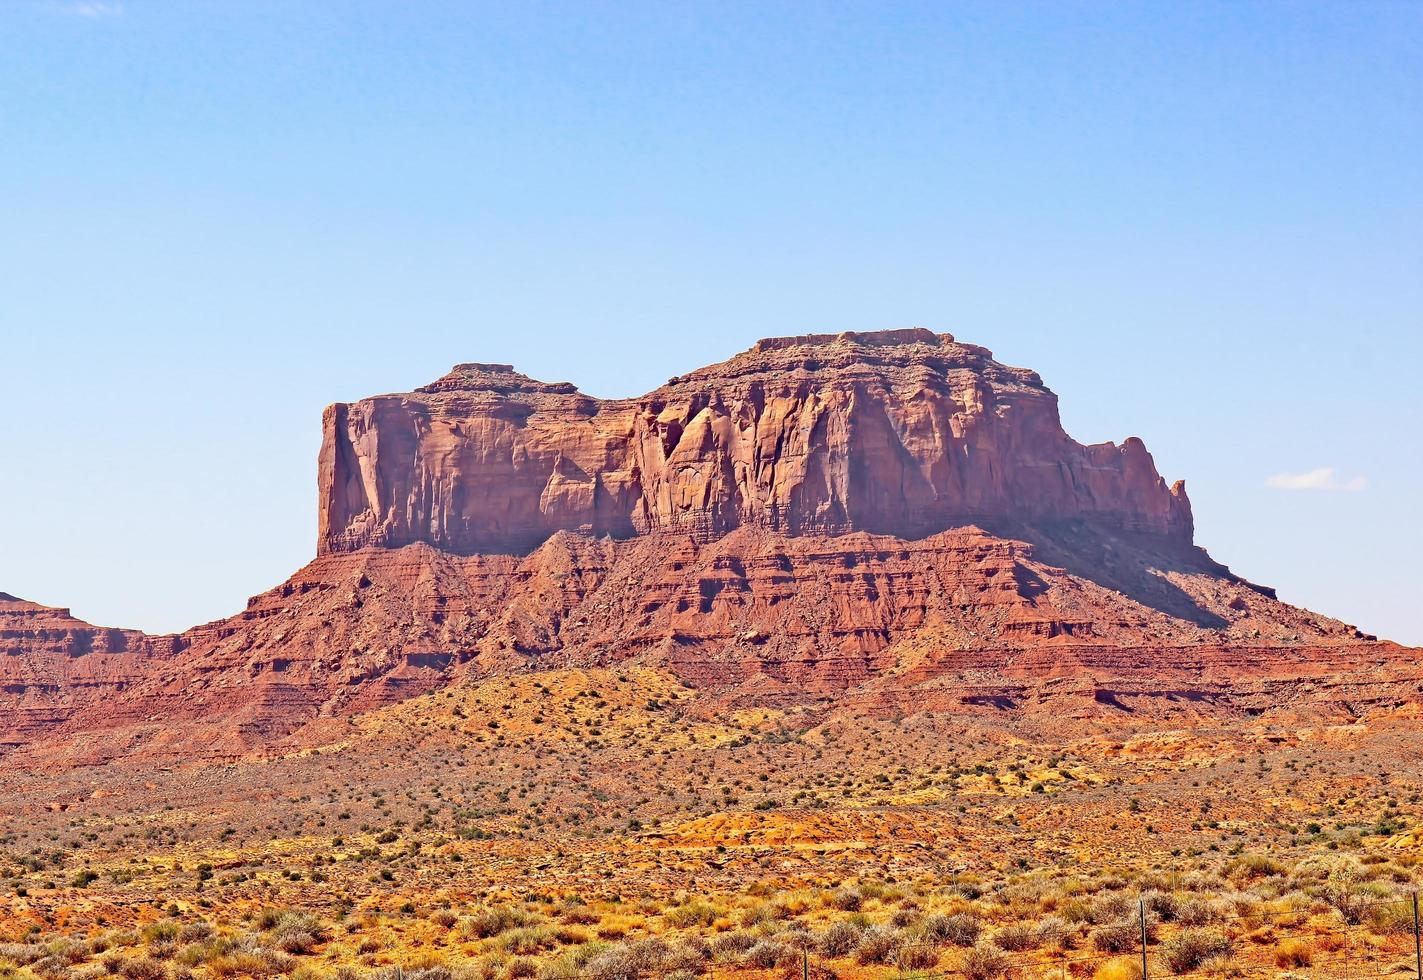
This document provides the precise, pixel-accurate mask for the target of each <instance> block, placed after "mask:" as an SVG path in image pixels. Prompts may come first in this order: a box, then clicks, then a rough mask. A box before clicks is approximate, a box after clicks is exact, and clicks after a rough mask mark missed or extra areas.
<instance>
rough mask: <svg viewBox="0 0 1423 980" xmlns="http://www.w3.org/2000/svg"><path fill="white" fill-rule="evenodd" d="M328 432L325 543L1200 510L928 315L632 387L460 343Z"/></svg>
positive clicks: (510, 543)
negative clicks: (1076, 433) (472, 353)
mask: <svg viewBox="0 0 1423 980" xmlns="http://www.w3.org/2000/svg"><path fill="white" fill-rule="evenodd" d="M323 433H324V438H323V444H322V449H321V459H320V475H319V485H320V504H319V506H320V529H319V537H318V551H319V552H321V553H327V552H334V551H351V550H355V549H357V548H361V547H366V546H370V545H379V546H383V547H399V546H401V545H406V544H412V543H414V542H417V541H424V542H427V543H429V544H432V545H434V546H436V547H438V548H441V549H444V550H447V551H453V552H456V553H460V554H473V553H481V552H507V553H524V552H527V551H529V550H531V549H532V548H534V547H536V546H537V545H538V544H539V543H540V542H542V541H544V540H545V539H547V538H548V537H549V535H551V534H553V533H554V532H556V531H560V530H568V531H577V532H580V533H585V534H592V535H604V534H607V535H611V536H612V537H615V538H626V537H631V536H633V535H635V534H647V533H651V532H656V531H681V532H685V533H687V534H690V535H691V536H692V537H694V538H696V539H697V540H699V541H708V540H712V539H714V538H716V537H719V536H720V535H722V534H725V533H727V532H728V531H731V530H732V529H734V528H737V527H741V526H747V525H749V526H756V527H761V528H765V529H767V530H771V531H776V532H779V533H783V534H787V535H804V534H828V535H838V534H844V533H847V532H850V531H869V532H873V533H877V534H892V535H896V536H898V537H905V538H916V537H923V536H924V535H927V534H932V533H934V532H936V531H942V530H945V529H946V528H949V527H954V526H957V525H961V524H965V523H975V522H977V523H982V522H992V521H1002V520H1014V521H1028V522H1034V521H1062V520H1072V519H1078V518H1084V519H1089V520H1092V521H1095V522H1100V523H1102V524H1104V525H1107V526H1110V527H1115V528H1119V529H1124V530H1132V531H1148V532H1152V533H1155V534H1160V535H1163V536H1166V537H1170V538H1173V539H1179V540H1185V541H1189V540H1190V538H1191V531H1192V527H1191V507H1190V503H1189V501H1188V500H1187V498H1186V494H1185V489H1184V486H1183V485H1182V484H1180V483H1178V484H1176V485H1175V486H1172V487H1167V485H1166V483H1165V481H1163V480H1162V479H1161V477H1160V476H1159V475H1158V474H1157V472H1156V467H1155V465H1154V464H1153V462H1152V459H1151V455H1150V454H1149V453H1148V452H1147V451H1146V447H1145V446H1144V445H1143V444H1142V443H1141V441H1140V440H1138V439H1128V440H1126V441H1125V442H1124V443H1123V444H1122V445H1120V446H1117V445H1114V444H1112V443H1104V444H1102V445H1096V446H1083V445H1080V444H1078V443H1076V442H1073V441H1072V440H1071V439H1069V438H1068V436H1067V434H1066V433H1064V432H1063V430H1062V424H1061V422H1060V421H1059V419H1058V411H1057V397H1056V396H1055V395H1054V394H1053V393H1052V392H1051V391H1049V390H1048V389H1047V388H1045V387H1044V386H1043V383H1042V379H1041V378H1039V377H1038V375H1037V374H1036V373H1034V372H1032V371H1027V370H1024V369H1022V368H1013V367H1006V366H1004V365H1002V364H999V363H998V362H997V361H995V360H993V357H992V354H991V353H990V352H989V351H987V350H985V349H984V348H982V347H975V346H973V345H971V344H961V343H958V342H956V341H955V340H954V339H953V337H951V336H949V335H948V334H941V335H936V334H933V333H931V332H929V331H927V330H891V331H885V332H881V333H864V334H857V333H842V334H838V335H830V334H826V335H820V336H808V337H787V338H780V339H774V340H763V341H761V342H760V343H759V344H757V345H756V347H754V348H753V349H751V350H749V351H746V352H745V353H743V354H740V355H738V356H736V357H733V358H732V359H731V360H729V361H727V362H725V363H723V364H717V365H713V366H711V367H707V368H703V369H701V370H699V371H694V372H692V373H691V374H688V375H685V376H683V377H680V378H673V379H672V380H671V381H669V382H668V383H667V384H666V385H664V386H663V387H661V388H659V389H658V390H656V391H654V392H652V393H651V394H648V395H644V396H642V397H641V398H633V399H626V400H620V401H600V400H598V399H596V398H590V397H588V396H587V395H583V394H581V393H580V392H579V391H578V390H577V389H576V388H574V387H573V386H572V385H569V384H546V383H544V382H539V381H534V380H532V379H530V378H527V377H525V376H524V375H522V374H518V373H516V372H515V371H514V370H513V369H512V368H510V367H508V366H507V365H498V364H462V365H459V366H458V367H456V368H455V369H454V370H453V371H452V372H450V374H448V375H446V376H445V377H443V378H441V379H440V380H439V381H436V382H435V383H434V384H431V385H427V386H426V387H424V388H421V389H420V390H419V391H416V392H412V393H409V394H403V395H384V396H381V397H378V398H369V399H366V400H364V401H360V402H356V403H355V404H351V405H333V406H332V407H331V408H330V409H328V410H327V412H326V415H325V418H324V420H323Z"/></svg>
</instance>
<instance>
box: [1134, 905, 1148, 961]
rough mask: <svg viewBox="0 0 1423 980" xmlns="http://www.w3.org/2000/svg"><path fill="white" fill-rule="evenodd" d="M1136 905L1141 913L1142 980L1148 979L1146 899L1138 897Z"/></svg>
mask: <svg viewBox="0 0 1423 980" xmlns="http://www.w3.org/2000/svg"><path fill="white" fill-rule="evenodd" d="M1136 907H1137V910H1138V911H1139V912H1140V913H1141V980H1146V899H1144V898H1138V899H1137V900H1136Z"/></svg>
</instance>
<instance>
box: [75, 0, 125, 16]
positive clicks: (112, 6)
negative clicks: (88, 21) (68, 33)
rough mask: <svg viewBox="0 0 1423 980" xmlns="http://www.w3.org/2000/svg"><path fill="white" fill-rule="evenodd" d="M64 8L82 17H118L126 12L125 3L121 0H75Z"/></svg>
mask: <svg viewBox="0 0 1423 980" xmlns="http://www.w3.org/2000/svg"><path fill="white" fill-rule="evenodd" d="M64 9H65V10H67V11H68V12H69V13H71V14H78V15H79V16H80V17H117V16H118V15H119V14H121V13H123V12H124V5H123V4H122V3H120V2H119V0H74V2H73V3H68V4H65V5H64Z"/></svg>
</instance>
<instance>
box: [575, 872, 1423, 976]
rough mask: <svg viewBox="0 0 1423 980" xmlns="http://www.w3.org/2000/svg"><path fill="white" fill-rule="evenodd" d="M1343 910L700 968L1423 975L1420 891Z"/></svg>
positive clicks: (605, 971) (806, 939)
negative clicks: (1038, 942)
mask: <svg viewBox="0 0 1423 980" xmlns="http://www.w3.org/2000/svg"><path fill="white" fill-rule="evenodd" d="M1346 909H1347V910H1346V911H1340V910H1339V909H1336V908H1332V907H1331V908H1330V909H1329V910H1328V911H1327V912H1326V911H1322V910H1320V909H1319V908H1317V907H1316V908H1291V909H1279V910H1272V911H1261V912H1247V913H1240V914H1236V915H1227V916H1217V917H1214V918H1212V919H1211V920H1210V922H1209V924H1206V925H1201V926H1185V925H1180V924H1178V923H1153V922H1152V921H1151V912H1150V911H1149V910H1148V907H1147V903H1146V901H1145V900H1138V903H1137V909H1136V913H1135V915H1134V917H1133V918H1134V919H1135V926H1136V930H1137V937H1136V941H1135V943H1134V944H1132V947H1131V948H1121V945H1120V944H1119V943H1117V942H1114V943H1113V946H1114V948H1112V949H1110V950H1101V949H1091V948H1086V947H1091V946H1092V945H1093V943H1094V940H1095V939H1096V937H1097V936H1098V935H1099V934H1101V933H1102V931H1103V930H1104V929H1116V930H1118V931H1119V930H1121V928H1122V926H1123V925H1124V924H1125V923H1124V921H1118V922H1115V923H1104V924H1099V925H1097V926H1096V927H1095V928H1092V929H1090V930H1089V931H1088V932H1087V934H1086V935H1085V936H1081V935H1076V934H1074V935H1072V936H1070V937H1065V936H1060V937H1058V939H1059V942H1058V943H1055V944H1053V945H1052V946H1051V948H1047V947H1040V948H1037V949H1030V950H1020V951H1009V950H1003V949H1001V948H998V947H996V946H995V945H994V944H993V937H992V936H990V937H989V938H988V939H986V940H980V941H979V942H977V943H976V944H975V945H973V946H971V947H956V946H954V945H952V944H950V943H905V942H898V943H895V944H894V945H893V946H892V947H887V948H886V950H885V951H884V954H883V956H881V957H876V958H875V959H872V960H870V961H868V962H866V961H864V960H863V959H857V958H856V956H855V954H854V953H853V952H852V953H851V954H849V955H848V956H842V957H828V956H825V955H823V954H822V953H820V952H819V951H818V950H817V949H816V948H815V942H814V937H812V936H810V935H809V934H805V933H801V934H798V935H799V936H800V937H801V939H802V940H803V941H802V943H801V945H800V947H799V948H795V949H792V950H790V951H788V952H786V953H784V954H783V955H782V956H780V957H779V958H778V959H776V960H775V961H774V962H772V963H762V964H754V963H745V962H742V963H718V962H715V961H713V962H711V963H708V964H706V965H705V966H704V968H703V969H702V970H701V971H700V972H702V974H703V976H704V977H706V978H709V980H716V978H717V977H718V976H720V977H725V978H726V980H732V978H733V977H744V976H746V975H747V974H748V972H756V973H760V974H762V975H765V974H773V975H775V976H778V977H780V978H782V980H832V978H837V977H841V976H846V975H853V976H856V977H863V976H866V975H870V974H874V973H880V972H882V973H886V974H890V975H893V976H895V977H896V978H898V980H939V978H944V980H947V978H965V980H1049V978H1059V980H1067V978H1082V977H1092V976H1094V975H1095V974H1096V973H1097V971H1098V970H1099V969H1100V968H1102V967H1104V966H1105V965H1106V964H1108V963H1113V964H1114V966H1113V969H1112V970H1111V972H1110V973H1109V974H1108V975H1109V976H1110V977H1111V978H1113V980H1128V978H1136V977H1140V978H1150V977H1163V978H1165V977H1222V976H1229V977H1267V976H1280V975H1282V974H1289V975H1291V976H1296V977H1320V978H1356V977H1394V978H1409V977H1413V978H1416V980H1423V932H1420V921H1419V898H1418V895H1417V894H1416V893H1414V894H1410V895H1407V896H1405V897H1403V898H1399V899H1387V900H1377V901H1369V902H1355V903H1351V904H1349V905H1348V906H1347V907H1346ZM1381 913H1391V914H1381ZM1366 919H1367V920H1368V921H1365V920H1366ZM1351 920H1352V921H1351ZM1163 924H1164V925H1170V927H1171V928H1170V929H1169V931H1168V930H1162V929H1160V925H1163ZM783 938H784V937H783ZM1061 940H1066V942H1062V941H1061ZM1078 943H1081V944H1082V945H1081V947H1078V945H1077V944H1078ZM913 964H920V965H919V966H917V967H916V966H915V965H913ZM590 965H591V964H590ZM687 972H688V971H685V970H681V971H673V970H667V969H646V970H641V969H626V968H621V969H620V968H607V967H605V968H602V969H598V968H596V967H595V968H593V969H590V970H588V971H587V972H578V973H560V974H559V977H558V980H644V978H661V977H669V976H672V975H674V974H678V973H680V974H686V973H687Z"/></svg>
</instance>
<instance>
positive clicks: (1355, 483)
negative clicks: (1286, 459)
mask: <svg viewBox="0 0 1423 980" xmlns="http://www.w3.org/2000/svg"><path fill="white" fill-rule="evenodd" d="M1368 485H1369V481H1368V480H1366V479H1364V478H1363V477H1362V476H1356V477H1354V478H1353V479H1349V480H1341V479H1340V478H1339V474H1337V473H1335V472H1334V467H1332V466H1321V467H1320V468H1319V469H1317V470H1310V471H1309V472H1308V473H1276V474H1275V475H1274V476H1272V477H1270V478H1269V479H1268V480H1266V481H1265V486H1267V487H1270V488H1272V489H1274V490H1345V491H1348V492H1350V493H1356V492H1358V491H1360V490H1362V489H1364V487H1366V486H1368Z"/></svg>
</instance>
